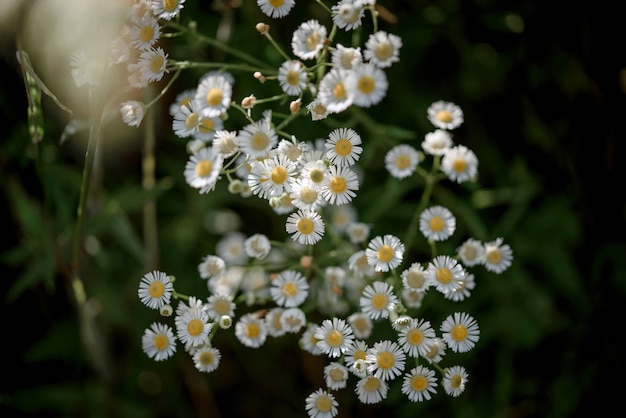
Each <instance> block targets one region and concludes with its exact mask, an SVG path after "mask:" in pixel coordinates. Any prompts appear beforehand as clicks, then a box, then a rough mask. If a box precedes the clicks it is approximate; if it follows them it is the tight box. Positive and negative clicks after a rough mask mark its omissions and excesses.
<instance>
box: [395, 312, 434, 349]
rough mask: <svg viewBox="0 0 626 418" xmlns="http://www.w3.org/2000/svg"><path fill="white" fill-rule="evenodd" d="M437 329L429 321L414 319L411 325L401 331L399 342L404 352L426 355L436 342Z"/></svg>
mask: <svg viewBox="0 0 626 418" xmlns="http://www.w3.org/2000/svg"><path fill="white" fill-rule="evenodd" d="M435 338H437V335H436V334H435V330H434V329H433V328H432V326H431V325H430V322H429V321H425V320H423V319H413V320H412V321H411V325H410V326H408V327H407V328H404V329H403V330H402V331H400V334H399V335H398V343H399V344H400V346H401V347H402V349H403V350H404V352H405V353H406V354H407V355H408V356H411V357H415V358H418V357H420V356H422V357H424V356H426V354H427V353H428V351H429V349H430V347H431V346H432V345H433V344H434V343H435Z"/></svg>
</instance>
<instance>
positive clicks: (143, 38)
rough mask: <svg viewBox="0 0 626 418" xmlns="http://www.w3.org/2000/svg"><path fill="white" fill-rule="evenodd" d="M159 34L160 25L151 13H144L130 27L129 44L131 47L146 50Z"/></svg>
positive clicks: (156, 39) (157, 38)
mask: <svg viewBox="0 0 626 418" xmlns="http://www.w3.org/2000/svg"><path fill="white" fill-rule="evenodd" d="M160 36H161V27H160V26H159V24H158V22H157V19H156V18H155V17H154V15H152V14H144V15H143V16H142V17H141V18H139V20H137V21H135V22H134V24H133V25H132V27H131V29H130V44H131V45H132V46H133V48H137V49H139V50H146V49H149V48H150V47H152V46H153V45H154V44H155V42H156V41H158V40H159V37H160Z"/></svg>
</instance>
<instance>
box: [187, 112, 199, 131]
mask: <svg viewBox="0 0 626 418" xmlns="http://www.w3.org/2000/svg"><path fill="white" fill-rule="evenodd" d="M185 126H186V127H187V129H189V130H191V129H193V128H195V127H196V126H198V114H197V113H190V114H189V116H187V117H186V118H185Z"/></svg>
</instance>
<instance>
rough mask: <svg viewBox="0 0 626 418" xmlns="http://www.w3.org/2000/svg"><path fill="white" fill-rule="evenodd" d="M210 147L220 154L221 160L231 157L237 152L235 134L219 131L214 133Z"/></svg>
mask: <svg viewBox="0 0 626 418" xmlns="http://www.w3.org/2000/svg"><path fill="white" fill-rule="evenodd" d="M211 147H212V148H213V150H214V151H216V152H218V153H220V154H222V157H223V158H228V157H232V156H233V155H235V154H236V153H237V151H239V146H238V145H237V132H235V131H227V130H224V129H219V130H216V131H215V134H214V136H213V142H212V145H211Z"/></svg>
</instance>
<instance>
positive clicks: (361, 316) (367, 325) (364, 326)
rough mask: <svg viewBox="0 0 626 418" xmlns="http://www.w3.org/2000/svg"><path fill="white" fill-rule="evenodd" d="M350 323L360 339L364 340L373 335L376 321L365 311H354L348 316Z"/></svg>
mask: <svg viewBox="0 0 626 418" xmlns="http://www.w3.org/2000/svg"><path fill="white" fill-rule="evenodd" d="M346 320H347V321H348V324H350V327H351V328H352V332H353V333H354V336H355V337H356V338H358V339H361V340H364V339H366V338H368V337H369V336H370V335H372V331H373V330H374V323H373V322H372V318H371V317H370V316H369V315H368V314H366V313H364V312H354V313H352V314H350V316H348V317H347V318H346Z"/></svg>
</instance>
